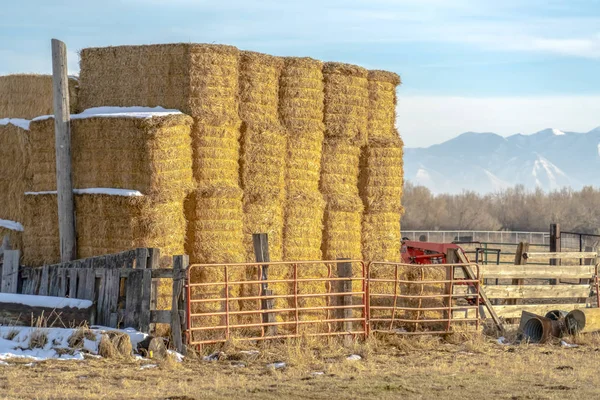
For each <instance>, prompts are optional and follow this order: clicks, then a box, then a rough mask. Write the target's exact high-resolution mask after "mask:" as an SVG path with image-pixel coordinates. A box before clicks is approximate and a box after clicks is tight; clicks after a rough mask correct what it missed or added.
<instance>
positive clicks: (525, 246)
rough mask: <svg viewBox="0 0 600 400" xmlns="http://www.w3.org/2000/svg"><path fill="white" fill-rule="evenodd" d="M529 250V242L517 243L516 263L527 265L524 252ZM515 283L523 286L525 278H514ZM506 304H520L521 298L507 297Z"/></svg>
mask: <svg viewBox="0 0 600 400" xmlns="http://www.w3.org/2000/svg"><path fill="white" fill-rule="evenodd" d="M528 251H529V243H527V242H520V243H519V244H518V245H517V251H516V252H515V265H525V264H527V259H526V258H525V257H523V254H525V253H527V252H528ZM512 284H513V285H518V286H521V285H522V284H523V279H513V280H512ZM506 304H519V299H507V300H506Z"/></svg>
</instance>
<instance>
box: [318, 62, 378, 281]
mask: <svg viewBox="0 0 600 400" xmlns="http://www.w3.org/2000/svg"><path fill="white" fill-rule="evenodd" d="M323 76H324V81H325V128H326V131H325V142H324V144H323V162H322V171H321V192H322V193H323V195H324V196H325V200H326V203H327V205H326V208H325V228H324V237H323V250H324V257H325V258H326V259H328V260H335V259H338V258H351V259H360V258H361V257H362V254H361V221H362V213H363V204H362V201H361V198H360V195H359V191H358V177H359V168H360V151H361V146H362V145H363V144H364V141H365V138H366V135H367V122H368V119H367V115H368V107H369V91H368V81H367V70H366V69H364V68H361V67H358V66H354V65H348V64H340V63H333V62H331V63H325V66H324V68H323ZM357 272H358V271H357Z"/></svg>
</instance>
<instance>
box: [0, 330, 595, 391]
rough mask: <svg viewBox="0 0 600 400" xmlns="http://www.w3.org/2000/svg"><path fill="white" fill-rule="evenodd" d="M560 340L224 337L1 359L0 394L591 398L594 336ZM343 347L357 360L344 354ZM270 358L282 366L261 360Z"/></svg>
mask: <svg viewBox="0 0 600 400" xmlns="http://www.w3.org/2000/svg"><path fill="white" fill-rule="evenodd" d="M567 340H569V341H570V342H571V343H573V342H576V343H579V344H580V346H579V347H577V348H564V347H561V346H560V344H559V343H558V341H557V342H555V343H551V344H544V345H527V344H521V345H500V344H498V343H497V341H496V339H494V338H486V337H484V336H482V335H473V334H468V335H467V334H455V335H452V336H450V337H447V338H436V337H421V338H409V339H405V338H399V337H393V338H386V339H379V340H375V339H373V340H369V341H367V342H365V343H355V344H354V345H352V346H350V347H344V346H342V345H341V344H340V343H339V342H333V341H331V342H323V341H315V340H310V339H306V340H297V341H289V342H286V343H281V344H262V345H260V344H257V345H255V346H254V347H241V346H240V345H235V344H228V345H226V346H225V347H224V348H222V349H220V350H222V351H223V353H221V354H220V355H219V357H218V358H220V360H217V361H204V360H202V358H201V357H202V355H197V356H193V355H192V356H190V357H188V358H187V359H186V360H185V361H184V362H183V363H176V362H174V361H173V360H167V361H163V362H156V361H152V360H147V361H135V360H106V359H88V360H85V361H44V362H37V363H34V364H33V365H31V364H30V361H25V360H22V361H18V362H14V361H10V363H11V365H8V366H1V365H0V398H2V399H179V400H184V399H185V400H191V399H222V398H244V399H286V398H298V399H432V398H440V399H458V398H461V399H482V398H493V399H559V398H560V399H571V398H578V399H592V398H598V397H599V396H600V386H598V385H597V382H598V380H597V371H596V366H598V365H600V337H598V336H582V337H579V338H568V339H567ZM249 349H252V350H254V351H255V352H256V350H258V354H255V352H254V353H252V352H248V351H247V350H249ZM243 350H246V352H244V351H243ZM210 351H212V350H211V349H207V350H206V352H207V353H208V352H210ZM350 354H358V355H360V356H361V359H360V360H356V361H350V360H347V359H346V357H347V356H348V355H350ZM274 362H285V363H286V366H285V367H283V368H281V369H274V368H273V367H272V366H268V364H270V363H274ZM145 365H156V366H155V367H145Z"/></svg>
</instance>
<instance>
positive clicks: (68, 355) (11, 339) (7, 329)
mask: <svg viewBox="0 0 600 400" xmlns="http://www.w3.org/2000/svg"><path fill="white" fill-rule="evenodd" d="M32 297H33V296H32ZM35 297H42V296H35ZM65 300H68V299H65ZM89 330H90V332H92V333H94V336H95V338H94V339H93V340H91V339H86V338H84V339H83V346H82V347H80V348H76V349H74V348H70V347H69V338H70V337H71V336H72V335H73V334H74V333H75V332H76V331H77V329H65V328H35V327H33V328H32V327H22V326H0V366H1V365H7V363H6V361H7V360H11V359H31V360H33V361H43V360H48V359H56V360H83V359H84V358H85V356H91V357H98V355H97V354H98V345H99V344H100V338H101V336H102V334H103V333H105V332H108V331H112V332H115V331H116V332H121V333H125V334H127V335H128V336H129V338H130V339H131V346H132V347H133V349H136V348H137V345H138V343H139V342H141V341H142V340H144V339H145V338H146V337H148V335H147V334H146V333H142V332H138V331H136V330H135V329H133V328H126V329H113V328H107V327H103V326H92V327H91V328H90V329H89ZM41 334H43V335H45V336H46V338H47V340H46V342H45V344H44V343H43V341H39V340H37V342H38V346H37V347H36V346H32V344H33V343H32V342H36V340H35V339H36V336H37V337H39V336H40V335H41ZM32 336H33V340H32ZM169 354H171V355H172V356H173V357H174V358H175V359H176V360H177V361H182V360H183V355H181V354H179V353H177V352H175V351H169ZM138 358H141V357H138Z"/></svg>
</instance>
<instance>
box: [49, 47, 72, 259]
mask: <svg viewBox="0 0 600 400" xmlns="http://www.w3.org/2000/svg"><path fill="white" fill-rule="evenodd" d="M52 87H53V93H54V102H53V105H54V131H55V150H56V190H57V198H58V230H59V236H60V259H61V261H62V262H66V261H72V260H74V259H75V258H77V242H76V235H75V205H74V200H73V181H72V176H71V115H70V110H69V78H68V71H67V46H66V45H65V44H64V43H63V42H61V41H60V40H57V39H52Z"/></svg>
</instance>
